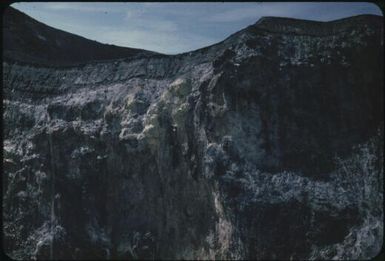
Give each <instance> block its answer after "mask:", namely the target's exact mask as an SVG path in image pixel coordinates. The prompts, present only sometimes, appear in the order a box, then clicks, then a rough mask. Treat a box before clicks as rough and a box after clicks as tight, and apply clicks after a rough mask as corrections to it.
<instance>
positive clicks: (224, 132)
mask: <svg viewBox="0 0 385 261" xmlns="http://www.w3.org/2000/svg"><path fill="white" fill-rule="evenodd" d="M11 13H12V12H11ZM15 20H17V21H18V22H17V23H16V22H15ZM7 21H12V23H11V22H10V23H9V24H7ZM26 21H27V22H28V23H27V22H26ZM31 23H32V24H31ZM34 23H37V22H36V21H32V22H31V21H30V18H28V17H26V16H25V15H23V14H20V13H17V14H16V15H15V16H12V15H10V16H8V18H7V16H6V17H5V27H4V30H5V31H4V36H5V40H4V41H5V42H7V41H8V42H10V43H13V41H16V40H15V39H16V38H18V37H21V38H23V37H24V38H23V39H22V41H21V42H23V43H27V42H28V41H29V40H30V39H29V37H34V35H33V34H32V32H29V31H28V30H30V28H35V29H36V28H37V29H38V30H37V29H36V30H35V33H36V31H37V32H38V33H41V34H45V35H47V36H49V37H52V39H54V38H55V37H59V38H60V37H64V38H65V39H69V40H68V41H69V43H68V46H71V43H72V40H71V39H72V38H69V37H68V35H65V36H63V35H64V34H65V33H64V32H60V31H57V30H55V29H53V28H50V27H46V26H44V25H42V24H38V25H37V24H34ZM10 24H11V25H10ZM25 24H28V26H25ZM382 25H383V18H382V17H377V16H357V17H351V18H348V19H343V20H338V21H333V22H328V23H319V22H311V21H302V20H294V19H285V18H269V17H267V18H263V19H261V20H260V21H258V22H257V23H256V24H254V25H252V26H250V27H248V28H246V29H244V30H242V31H240V32H238V33H236V34H234V35H232V36H230V37H229V38H227V39H226V40H224V41H223V42H220V43H218V44H216V45H213V46H209V47H206V48H203V49H199V50H197V51H194V52H189V53H184V54H180V55H173V56H166V55H159V54H154V53H151V52H146V51H140V52H142V53H140V54H138V55H131V53H132V52H134V53H135V52H136V51H130V50H129V49H128V50H125V51H117V53H116V55H117V56H113V57H107V56H106V55H107V54H108V53H110V51H109V50H110V49H108V48H109V47H100V49H98V52H97V54H98V55H97V56H95V57H88V56H86V55H85V56H84V57H82V58H81V59H79V60H69V61H64V60H63V63H62V64H59V63H54V62H52V66H50V65H49V62H50V59H51V58H52V57H51V55H53V57H55V55H56V53H55V52H56V51H57V49H55V48H54V47H52V48H53V49H52V50H55V52H54V51H53V52H52V53H50V54H49V55H48V56H45V57H43V56H42V58H44V59H42V60H41V61H40V60H39V59H37V58H36V57H38V56H39V55H40V54H41V50H38V49H34V50H33V51H31V50H30V49H29V47H28V48H27V47H25V46H22V45H20V46H14V48H13V49H12V48H11V47H10V46H8V49H7V45H6V46H5V47H6V49H5V54H9V56H7V55H5V56H4V58H5V59H4V61H3V83H4V89H3V124H4V125H3V126H4V130H3V139H4V147H3V167H4V173H3V224H4V227H3V233H4V248H5V250H6V252H7V253H8V255H9V256H11V257H12V258H17V259H29V258H37V259H47V258H54V259H91V258H92V259H133V258H134V259H135V258H137V259H156V258H162V259H182V258H183V259H290V258H293V259H331V258H335V259H363V258H371V257H373V256H375V255H376V254H377V253H378V252H379V251H380V249H381V246H382V238H383V221H382V220H383V207H382V205H383V185H382V184H383V174H382V173H383V156H382V155H383V130H384V129H383V118H384V114H383V113H384V108H383V102H384V101H383V87H384V86H383V82H384V75H383V71H384V68H383V27H382ZM9 28H11V29H12V30H10V29H9ZM39 30H40V31H39ZM15 32H16V33H17V32H25V33H23V34H22V35H20V34H18V33H17V34H15ZM28 32H29V33H28ZM31 35H32V36H31ZM40 38H41V37H40ZM64 38H63V39H64ZM50 39H51V38H50ZM60 39H62V38H60ZM76 39H77V40H76V41H77V42H76V45H77V46H76V48H80V49H81V50H83V49H87V48H88V46H90V43H89V42H88V40H85V39H82V40H79V39H78V38H76ZM18 41H19V40H18ZM34 41H37V42H36V45H35V46H44V44H46V43H43V42H39V40H37V39H35V38H34ZM40 41H44V40H43V39H40ZM74 41H75V40H74ZM76 48H75V49H76ZM98 48H99V47H98ZM103 48H106V49H103ZM70 49H71V48H70ZM70 49H68V50H69V51H68V50H67V49H66V52H67V51H68V52H69V56H68V57H72V56H71V55H75V54H73V53H71V50H72V49H71V50H70ZM123 49H124V48H123ZM59 51H60V50H59ZM125 52H127V53H125ZM130 52H131V53H130ZM138 52H139V51H138ZM28 53H30V55H31V57H28V55H26V54H28ZM13 54H16V55H14V56H13ZM99 54H100V55H99ZM58 55H59V54H58ZM32 56H33V57H32ZM12 58H13V59H12ZM114 58H121V59H114ZM58 60H60V59H58ZM60 65H66V66H65V67H64V66H60Z"/></svg>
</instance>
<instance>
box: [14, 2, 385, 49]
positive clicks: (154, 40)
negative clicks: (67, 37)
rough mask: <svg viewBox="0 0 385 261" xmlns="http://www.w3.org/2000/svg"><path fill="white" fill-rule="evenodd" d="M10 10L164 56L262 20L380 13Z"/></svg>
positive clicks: (343, 6) (249, 8) (88, 6)
mask: <svg viewBox="0 0 385 261" xmlns="http://www.w3.org/2000/svg"><path fill="white" fill-rule="evenodd" d="M11 6H12V7H14V8H16V9H18V10H20V11H22V12H24V13H26V14H27V15H29V16H31V17H33V18H35V19H36V20H38V21H40V22H43V23H45V24H47V25H49V26H52V27H55V28H58V29H61V30H64V31H67V32H70V33H74V34H77V35H81V36H83V37H86V38H88V39H91V40H96V41H98V42H101V43H108V44H114V45H119V46H125V47H133V48H140V49H146V50H151V51H156V52H160V53H165V54H177V53H182V52H188V51H192V50H196V49H199V48H202V47H205V46H208V45H211V44H215V43H217V42H220V41H222V40H224V39H225V38H226V37H228V36H229V35H231V34H232V33H235V32H237V31H239V30H241V29H243V28H245V27H247V26H248V25H251V24H254V23H255V22H256V21H258V19H259V18H261V17H263V16H280V17H293V18H300V19H309V20H316V21H330V20H335V19H339V18H344V17H348V16H353V15H359V14H376V15H383V14H382V12H381V10H380V9H379V8H378V7H377V6H376V5H374V4H372V3H365V2H355V3H349V2H339V3H338V2H336V3H333V2H329V3H325V2H323V3H317V2H311V3H304V2H297V3H296V2H282V3H279V2H266V3H263V2H254V3H252V2H249V3H246V2H245V3H242V2H234V3H229V2H226V3H223V2H211V3H210V2H208V3H204V2H203V3H202V2H199V3H198V2H197V3H188V2H185V3H159V2H158V3H124V2H117V3H103V2H98V3H90V2H88V3H85V2H81V3H75V2H67V3H66V2H45V3H44V2H37V3H34V2H27V3H14V4H12V5H11Z"/></svg>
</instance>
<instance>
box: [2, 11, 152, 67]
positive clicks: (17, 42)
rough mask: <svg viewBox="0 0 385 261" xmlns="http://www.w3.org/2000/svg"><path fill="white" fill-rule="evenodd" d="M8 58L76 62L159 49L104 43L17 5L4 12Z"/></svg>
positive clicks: (62, 63)
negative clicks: (61, 27)
mask: <svg viewBox="0 0 385 261" xmlns="http://www.w3.org/2000/svg"><path fill="white" fill-rule="evenodd" d="M3 49H4V58H5V59H11V60H16V61H18V62H27V63H35V64H42V65H47V64H48V65H73V64H80V63H87V62H92V61H100V60H112V59H120V58H133V57H137V56H151V55H155V54H157V53H155V52H151V51H146V50H141V49H135V48H127V47H119V46H115V45H109V44H102V43H99V42H97V41H93V40H89V39H86V38H84V37H81V36H78V35H75V34H72V33H68V32H65V31H62V30H59V29H56V28H53V27H50V26H48V25H45V24H43V23H41V22H39V21H36V20H35V19H33V18H31V17H29V16H28V15H26V14H24V13H23V12H20V11H18V10H17V9H15V8H12V7H8V8H7V9H6V10H5V12H4V14H3Z"/></svg>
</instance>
